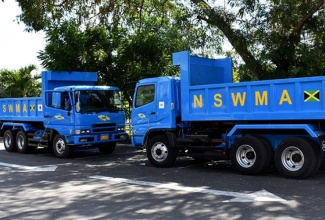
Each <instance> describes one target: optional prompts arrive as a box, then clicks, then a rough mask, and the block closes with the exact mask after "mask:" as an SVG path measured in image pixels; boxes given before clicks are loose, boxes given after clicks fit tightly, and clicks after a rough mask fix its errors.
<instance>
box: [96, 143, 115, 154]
mask: <svg viewBox="0 0 325 220" xmlns="http://www.w3.org/2000/svg"><path fill="white" fill-rule="evenodd" d="M115 148H116V143H107V144H102V145H100V146H98V150H99V152H100V153H101V154H111V153H113V151H114V150H115Z"/></svg>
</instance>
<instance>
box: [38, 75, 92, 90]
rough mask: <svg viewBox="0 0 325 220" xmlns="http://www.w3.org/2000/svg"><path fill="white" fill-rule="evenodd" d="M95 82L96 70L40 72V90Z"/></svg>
mask: <svg viewBox="0 0 325 220" xmlns="http://www.w3.org/2000/svg"><path fill="white" fill-rule="evenodd" d="M95 82H97V73H96V72H74V71H73V72H58V71H43V72H42V91H46V90H53V89H54V88H56V87H60V86H70V85H94V83H95Z"/></svg>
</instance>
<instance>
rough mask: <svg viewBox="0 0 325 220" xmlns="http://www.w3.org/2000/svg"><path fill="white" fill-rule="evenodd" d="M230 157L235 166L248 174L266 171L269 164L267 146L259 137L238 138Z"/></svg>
mask: <svg viewBox="0 0 325 220" xmlns="http://www.w3.org/2000/svg"><path fill="white" fill-rule="evenodd" d="M230 157H231V162H232V165H233V167H234V168H235V169H236V170H237V171H239V172H241V173H243V174H248V175H255V174H258V173H260V172H262V171H264V170H263V169H265V168H266V167H267V166H268V164H269V161H268V155H267V150H266V147H265V146H264V143H263V142H262V141H261V140H260V139H259V138H257V137H251V136H250V137H242V138H240V139H238V140H237V141H236V142H235V143H234V145H233V146H232V148H231V150H230Z"/></svg>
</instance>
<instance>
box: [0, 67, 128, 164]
mask: <svg viewBox="0 0 325 220" xmlns="http://www.w3.org/2000/svg"><path fill="white" fill-rule="evenodd" d="M97 80H98V76H97V73H96V72H54V71H44V72H42V95H41V97H26V98H1V99H0V105H1V110H0V125H1V136H2V137H3V142H4V147H5V149H6V150H7V151H9V152H12V151H18V152H20V153H27V152H28V151H31V150H33V149H36V148H44V147H48V148H49V149H51V150H52V149H53V152H54V154H55V155H56V156H57V157H60V158H67V157H69V156H70V155H71V153H72V152H73V151H74V150H76V149H84V148H92V147H96V148H98V150H99V151H100V152H101V153H103V154H109V153H112V152H113V151H114V150H115V147H116V143H117V142H119V141H124V140H125V139H126V132H125V130H124V127H125V112H124V111H123V108H122V103H121V101H120V99H119V97H120V95H119V89H118V88H117V87H113V86H96V85H95V83H96V82H97Z"/></svg>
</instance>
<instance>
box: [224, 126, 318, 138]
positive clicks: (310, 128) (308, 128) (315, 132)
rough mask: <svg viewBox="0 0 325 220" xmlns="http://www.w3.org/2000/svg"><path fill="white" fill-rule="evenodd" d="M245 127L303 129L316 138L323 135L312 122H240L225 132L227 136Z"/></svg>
mask: <svg viewBox="0 0 325 220" xmlns="http://www.w3.org/2000/svg"><path fill="white" fill-rule="evenodd" d="M246 129H256V130H266V129H271V130H288V129H290V130H305V131H306V132H307V133H308V134H309V135H310V137H312V138H318V137H319V136H321V135H324V132H323V131H319V130H318V129H316V128H315V126H314V125H312V124H241V125H235V126H234V127H233V128H232V129H231V131H230V132H229V133H228V134H227V136H228V137H231V136H232V135H235V134H236V132H240V131H242V130H246Z"/></svg>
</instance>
